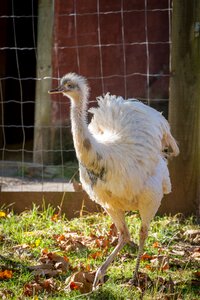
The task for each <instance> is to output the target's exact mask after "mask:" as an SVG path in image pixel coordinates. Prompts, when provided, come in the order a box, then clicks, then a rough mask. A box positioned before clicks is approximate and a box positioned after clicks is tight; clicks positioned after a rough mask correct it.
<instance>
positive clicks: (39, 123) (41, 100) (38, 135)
mask: <svg viewBox="0 0 200 300" xmlns="http://www.w3.org/2000/svg"><path fill="white" fill-rule="evenodd" d="M38 2H39V7H38V14H39V19H38V46H37V77H39V78H43V77H48V76H49V77H51V75H52V70H51V54H52V40H53V37H52V34H53V3H54V2H53V1H51V0H39V1H38ZM50 87H51V80H49V79H45V80H38V81H37V83H36V102H35V132H34V154H33V161H34V162H36V163H50V161H51V158H50V155H49V151H48V150H49V149H50V144H51V131H50V126H51V98H50V96H49V95H48V90H49V89H50Z"/></svg>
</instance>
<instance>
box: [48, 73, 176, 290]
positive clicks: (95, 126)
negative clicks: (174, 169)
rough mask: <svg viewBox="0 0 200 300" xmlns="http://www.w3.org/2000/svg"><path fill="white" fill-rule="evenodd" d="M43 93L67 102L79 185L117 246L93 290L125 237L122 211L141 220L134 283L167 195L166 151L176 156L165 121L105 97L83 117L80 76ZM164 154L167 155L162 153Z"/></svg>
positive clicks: (137, 105)
mask: <svg viewBox="0 0 200 300" xmlns="http://www.w3.org/2000/svg"><path fill="white" fill-rule="evenodd" d="M49 93H62V94H63V95H64V96H67V97H68V98H69V99H70V101H71V125H72V135H73V140H74V146H75V150H76V155H77V158H78V160H79V165H80V180H81V183H82V186H83V188H84V189H85V191H86V192H87V193H88V195H89V196H90V198H91V199H92V200H94V201H96V202H97V203H99V204H100V205H101V206H102V207H103V208H104V209H105V210H106V212H107V213H108V214H109V215H110V217H111V219H112V221H113V222H114V224H115V226H116V227H117V230H118V232H119V239H118V244H117V246H116V247H115V249H114V250H113V252H112V253H111V254H110V255H109V257H108V258H107V259H106V261H105V262H104V263H103V264H102V265H101V266H100V268H99V269H98V271H97V272H96V275H95V279H94V283H93V288H96V286H97V285H98V284H99V283H101V282H103V278H104V275H105V273H106V270H107V268H108V266H109V265H110V264H111V262H112V261H113V260H114V258H115V257H116V255H117V253H118V252H119V251H120V250H121V249H122V248H123V246H124V245H125V244H126V243H130V233H129V230H128V228H127V225H126V222H125V212H126V211H130V210H138V211H139V213H140V217H141V228H140V234H139V249H138V256H137V260H136V267H135V272H134V275H133V278H134V280H135V279H136V278H137V275H138V269H139V264H140V258H141V255H142V253H143V248H144V242H145V239H146V238H147V236H148V229H149V225H150V221H151V220H152V218H153V217H154V216H155V214H156V212H157V210H158V208H159V206H160V203H161V200H162V198H163V195H164V194H168V193H170V192H171V182H170V177H169V171H168V167H167V159H166V155H165V154H166V152H165V150H166V148H171V154H170V155H171V156H176V155H178V153H179V149H178V146H177V144H176V141H175V139H174V138H173V137H172V135H171V133H170V127H169V124H168V122H167V120H166V119H165V118H164V117H163V116H162V114H160V113H159V112H158V111H156V110H155V109H153V108H151V107H149V106H147V105H145V104H143V103H141V102H139V101H137V100H136V99H129V100H124V99H123V98H122V97H116V96H113V95H110V94H109V93H108V94H106V95H105V96H103V97H99V98H98V99H97V100H98V107H97V108H91V109H90V110H89V112H91V113H92V114H93V118H92V120H91V123H90V124H89V126H88V125H87V121H86V119H87V102H88V98H89V87H88V84H87V81H86V79H85V78H84V77H82V76H78V75H76V74H74V73H69V74H66V75H65V76H64V77H63V78H62V79H61V82H60V86H59V87H58V88H56V89H54V90H51V91H49ZM168 155H169V154H168Z"/></svg>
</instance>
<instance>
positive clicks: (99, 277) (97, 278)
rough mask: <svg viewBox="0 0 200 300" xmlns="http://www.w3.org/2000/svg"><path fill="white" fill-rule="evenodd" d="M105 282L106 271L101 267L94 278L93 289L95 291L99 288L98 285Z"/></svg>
mask: <svg viewBox="0 0 200 300" xmlns="http://www.w3.org/2000/svg"><path fill="white" fill-rule="evenodd" d="M103 283H104V273H103V272H102V270H101V268H99V269H98V271H97V272H96V275H95V278H94V282H93V285H92V290H93V291H95V290H96V289H97V286H98V285H100V284H103Z"/></svg>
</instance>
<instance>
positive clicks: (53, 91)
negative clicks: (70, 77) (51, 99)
mask: <svg viewBox="0 0 200 300" xmlns="http://www.w3.org/2000/svg"><path fill="white" fill-rule="evenodd" d="M63 92H64V89H63V87H62V86H58V87H57V88H55V89H52V90H50V91H48V93H49V94H61V93H63Z"/></svg>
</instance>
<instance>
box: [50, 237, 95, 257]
mask: <svg viewBox="0 0 200 300" xmlns="http://www.w3.org/2000/svg"><path fill="white" fill-rule="evenodd" d="M54 238H55V240H56V241H57V243H58V245H59V247H60V249H61V250H64V251H66V252H67V251H78V250H80V249H84V248H87V244H89V242H90V243H91V238H88V237H84V236H82V235H78V233H77V232H67V233H65V234H61V235H55V236H54Z"/></svg>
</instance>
